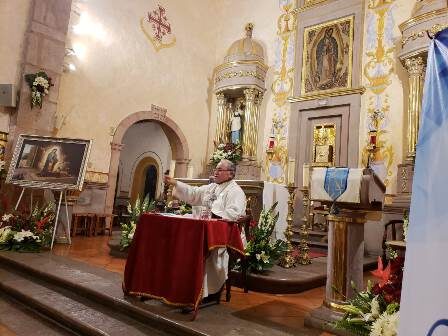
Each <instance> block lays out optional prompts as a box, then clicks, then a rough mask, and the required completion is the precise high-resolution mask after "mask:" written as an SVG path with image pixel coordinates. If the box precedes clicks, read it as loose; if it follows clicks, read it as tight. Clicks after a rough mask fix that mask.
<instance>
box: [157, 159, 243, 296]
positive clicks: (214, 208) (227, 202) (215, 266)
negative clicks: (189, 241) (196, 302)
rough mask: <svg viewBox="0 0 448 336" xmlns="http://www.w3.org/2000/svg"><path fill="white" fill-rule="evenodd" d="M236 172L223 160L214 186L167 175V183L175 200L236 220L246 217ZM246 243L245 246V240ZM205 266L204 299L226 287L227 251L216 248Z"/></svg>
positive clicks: (218, 168) (233, 166) (215, 172)
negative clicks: (188, 182) (190, 184)
mask: <svg viewBox="0 0 448 336" xmlns="http://www.w3.org/2000/svg"><path fill="white" fill-rule="evenodd" d="M235 170H236V167H235V164H234V163H233V162H231V161H229V160H221V162H220V163H218V165H217V166H216V169H215V170H214V183H211V184H208V185H204V186H201V187H192V186H189V185H188V184H185V183H182V182H180V181H176V180H175V179H173V178H171V177H168V176H165V183H168V184H171V185H173V186H174V189H173V197H176V198H177V199H180V200H182V201H184V202H186V203H188V204H191V205H204V206H209V207H210V209H211V212H212V215H214V216H216V217H220V218H223V219H227V220H231V221H236V220H237V219H238V218H240V217H241V216H244V215H245V214H246V195H245V194H244V191H243V189H241V187H240V186H239V185H238V184H237V183H236V182H235V181H234V180H233V178H234V177H235ZM242 238H243V237H242ZM243 244H245V238H244V239H243ZM205 263H206V264H205V275H204V284H203V297H207V296H208V295H210V294H215V293H218V292H219V291H220V290H221V288H222V286H223V285H224V282H225V281H226V279H227V265H228V263H229V255H228V254H227V250H226V249H225V248H218V249H214V250H213V251H211V254H210V256H209V257H208V258H207V259H206V262H205Z"/></svg>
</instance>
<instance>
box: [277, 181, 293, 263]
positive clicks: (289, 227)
mask: <svg viewBox="0 0 448 336" xmlns="http://www.w3.org/2000/svg"><path fill="white" fill-rule="evenodd" d="M286 188H287V189H288V193H289V197H288V216H287V217H286V222H287V225H286V230H285V239H286V243H287V246H288V247H287V249H286V252H285V255H284V256H283V257H282V259H281V260H280V263H279V265H280V266H281V267H284V268H291V267H294V266H296V258H294V257H293V255H292V252H293V248H292V244H291V237H292V235H293V232H292V225H293V221H294V198H295V195H296V189H297V187H294V185H293V184H289V185H288V186H287V187H286Z"/></svg>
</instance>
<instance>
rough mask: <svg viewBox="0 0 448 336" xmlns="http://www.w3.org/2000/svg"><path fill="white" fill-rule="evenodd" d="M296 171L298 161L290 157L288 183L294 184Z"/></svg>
mask: <svg viewBox="0 0 448 336" xmlns="http://www.w3.org/2000/svg"><path fill="white" fill-rule="evenodd" d="M295 171H296V161H295V160H293V159H290V160H289V162H288V180H287V181H288V184H290V185H294V181H295V176H294V175H295Z"/></svg>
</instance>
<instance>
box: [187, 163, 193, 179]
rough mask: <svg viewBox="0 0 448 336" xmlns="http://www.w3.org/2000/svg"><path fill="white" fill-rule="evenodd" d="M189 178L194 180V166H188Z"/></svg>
mask: <svg viewBox="0 0 448 336" xmlns="http://www.w3.org/2000/svg"><path fill="white" fill-rule="evenodd" d="M187 178H189V179H192V178H193V165H188V168H187Z"/></svg>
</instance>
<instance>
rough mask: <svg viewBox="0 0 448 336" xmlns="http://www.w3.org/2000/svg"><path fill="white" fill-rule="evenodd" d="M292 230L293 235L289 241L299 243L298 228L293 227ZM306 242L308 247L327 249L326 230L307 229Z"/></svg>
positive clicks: (296, 244)
mask: <svg viewBox="0 0 448 336" xmlns="http://www.w3.org/2000/svg"><path fill="white" fill-rule="evenodd" d="M292 232H293V236H292V238H291V243H292V244H293V245H295V246H298V245H299V243H300V229H299V228H297V227H294V228H293V229H292ZM307 243H308V247H312V248H317V249H324V250H328V232H326V231H317V230H309V231H308V240H307Z"/></svg>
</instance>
